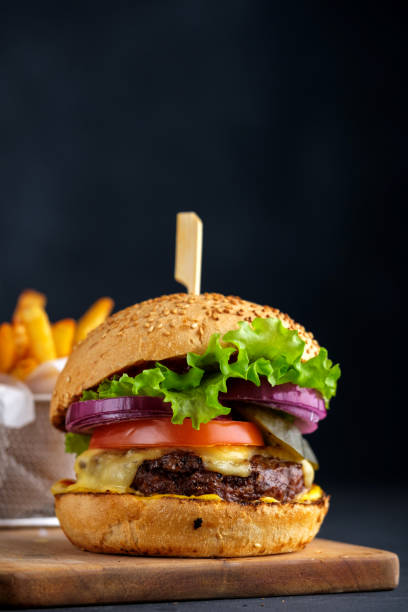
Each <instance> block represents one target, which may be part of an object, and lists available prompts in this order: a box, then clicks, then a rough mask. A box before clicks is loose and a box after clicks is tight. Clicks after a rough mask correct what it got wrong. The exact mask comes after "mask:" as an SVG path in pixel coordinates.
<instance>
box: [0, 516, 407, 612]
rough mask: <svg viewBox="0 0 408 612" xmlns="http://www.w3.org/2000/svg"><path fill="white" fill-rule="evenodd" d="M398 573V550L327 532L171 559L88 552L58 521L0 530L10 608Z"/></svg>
mask: <svg viewBox="0 0 408 612" xmlns="http://www.w3.org/2000/svg"><path fill="white" fill-rule="evenodd" d="M398 579H399V562H398V557H397V556H396V555H395V554H393V553H391V552H387V551H383V550H376V549H374V548H366V547H363V546H354V545H351V544H343V543H340V542H332V541H330V540H322V539H316V540H315V541H314V542H312V543H311V544H309V545H308V546H307V547H306V548H305V549H304V550H302V551H300V552H297V553H289V554H284V555H273V556H268V557H248V558H240V559H176V558H172V559H169V558H148V557H126V556H120V555H98V554H93V553H87V552H82V551H80V550H77V549H76V548H74V547H73V546H72V545H71V544H70V542H68V540H67V539H66V538H65V536H64V535H63V534H62V532H61V531H60V529H58V528H54V529H53V528H51V529H10V530H2V531H0V605H2V606H10V607H14V606H15V607H34V606H61V605H79V604H104V603H125V602H127V603H130V602H137V601H172V600H173V601H177V600H178V601H180V600H183V599H213V598H223V597H224V598H229V597H266V596H270V595H295V594H298V595H299V594H308V593H341V592H345V591H371V590H382V589H393V588H395V587H396V586H397V585H398Z"/></svg>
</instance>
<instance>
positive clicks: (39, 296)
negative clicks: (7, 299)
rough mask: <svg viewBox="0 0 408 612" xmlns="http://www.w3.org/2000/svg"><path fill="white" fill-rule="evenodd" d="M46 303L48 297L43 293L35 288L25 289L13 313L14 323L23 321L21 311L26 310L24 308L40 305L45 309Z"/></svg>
mask: <svg viewBox="0 0 408 612" xmlns="http://www.w3.org/2000/svg"><path fill="white" fill-rule="evenodd" d="M46 303H47V298H46V297H45V295H44V294H43V293H40V292H39V291H35V290H34V289H25V290H24V291H23V292H22V293H20V295H19V297H18V300H17V306H16V308H15V310H14V314H13V323H22V320H21V311H22V310H24V308H30V307H31V306H39V307H40V308H43V309H44V308H45V305H46Z"/></svg>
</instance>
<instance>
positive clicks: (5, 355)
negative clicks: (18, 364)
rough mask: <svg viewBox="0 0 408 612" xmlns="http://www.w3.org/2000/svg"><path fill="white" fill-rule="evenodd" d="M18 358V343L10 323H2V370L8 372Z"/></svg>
mask: <svg viewBox="0 0 408 612" xmlns="http://www.w3.org/2000/svg"><path fill="white" fill-rule="evenodd" d="M15 360H16V345H15V341H14V334H13V328H12V326H11V325H10V323H2V324H1V325H0V372H8V371H9V370H11V368H12V367H13V364H14V362H15Z"/></svg>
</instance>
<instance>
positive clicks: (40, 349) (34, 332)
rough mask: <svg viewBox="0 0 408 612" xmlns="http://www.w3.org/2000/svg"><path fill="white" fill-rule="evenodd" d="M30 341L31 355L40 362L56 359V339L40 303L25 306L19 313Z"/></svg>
mask: <svg viewBox="0 0 408 612" xmlns="http://www.w3.org/2000/svg"><path fill="white" fill-rule="evenodd" d="M19 315H20V317H21V320H22V322H23V323H24V325H25V327H26V330H27V335H28V339H29V341H30V356H31V357H34V359H36V360H37V361H38V362H40V363H42V362H43V361H48V360H50V359H55V358H56V356H57V354H56V351H55V345H54V339H53V337H52V331H51V325H50V322H49V320H48V316H47V313H46V312H45V310H44V309H43V308H41V307H40V306H38V305H32V306H28V307H27V308H23V309H22V310H21V311H20V313H19Z"/></svg>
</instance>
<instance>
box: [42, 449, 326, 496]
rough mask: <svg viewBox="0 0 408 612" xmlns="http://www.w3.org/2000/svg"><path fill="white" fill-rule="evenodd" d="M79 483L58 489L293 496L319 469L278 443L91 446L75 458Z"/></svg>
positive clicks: (57, 488)
mask: <svg viewBox="0 0 408 612" xmlns="http://www.w3.org/2000/svg"><path fill="white" fill-rule="evenodd" d="M75 472H76V476H77V480H76V482H74V481H71V480H63V481H60V482H58V483H56V484H55V485H54V487H53V492H54V493H55V494H61V493H68V492H72V493H75V492H95V493H96V492H98V493H102V492H112V493H132V494H135V495H143V496H152V495H157V494H160V495H183V496H202V495H217V496H218V497H219V498H220V499H222V500H225V501H237V502H250V501H255V500H258V499H261V498H268V499H269V500H270V501H279V502H286V501H293V500H297V499H298V498H299V497H300V496H301V495H303V494H304V493H305V492H306V491H308V490H309V489H310V488H311V486H312V483H313V478H314V470H313V467H312V465H311V464H310V462H309V461H307V460H303V461H302V462H297V461H294V460H293V458H291V457H290V454H289V453H287V452H286V451H284V450H283V449H279V448H278V447H275V448H274V447H250V446H224V447H223V446H215V447H208V448H195V449H191V448H190V449H188V448H183V449H169V448H149V449H140V448H139V449H137V448H135V449H131V450H128V451H114V450H102V449H100V450H98V449H91V450H87V451H85V452H84V453H82V454H81V455H80V456H79V457H78V458H77V460H76V462H75Z"/></svg>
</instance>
